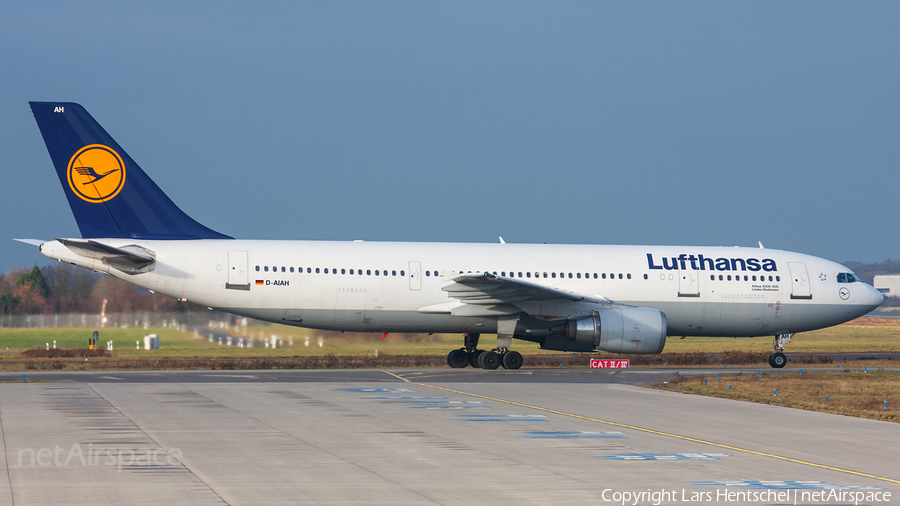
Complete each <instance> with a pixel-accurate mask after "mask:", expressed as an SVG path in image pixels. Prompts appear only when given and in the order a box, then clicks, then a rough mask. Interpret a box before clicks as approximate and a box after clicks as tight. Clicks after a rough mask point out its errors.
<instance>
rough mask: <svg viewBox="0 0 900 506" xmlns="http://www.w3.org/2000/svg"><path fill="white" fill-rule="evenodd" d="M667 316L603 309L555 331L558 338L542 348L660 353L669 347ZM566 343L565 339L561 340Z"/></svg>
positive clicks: (548, 340)
mask: <svg viewBox="0 0 900 506" xmlns="http://www.w3.org/2000/svg"><path fill="white" fill-rule="evenodd" d="M666 325H667V324H666V315H665V314H664V313H662V312H661V311H658V310H656V309H649V308H643V307H625V308H614V309H601V310H599V311H594V312H592V313H591V314H588V315H582V316H578V317H576V318H572V319H569V320H567V321H566V322H565V323H563V324H562V325H559V326H556V327H551V328H550V332H552V333H554V334H556V335H555V336H550V337H549V338H546V339H544V342H542V343H541V347H542V348H544V349H550V350H559V351H596V350H600V351H608V352H611V353H637V354H652V353H660V352H662V350H663V347H664V346H665V345H666ZM563 336H564V337H565V339H561V337H563Z"/></svg>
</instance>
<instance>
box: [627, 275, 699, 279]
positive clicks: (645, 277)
mask: <svg viewBox="0 0 900 506" xmlns="http://www.w3.org/2000/svg"><path fill="white" fill-rule="evenodd" d="M710 277H712V276H710ZM644 279H647V275H646V274H644Z"/></svg>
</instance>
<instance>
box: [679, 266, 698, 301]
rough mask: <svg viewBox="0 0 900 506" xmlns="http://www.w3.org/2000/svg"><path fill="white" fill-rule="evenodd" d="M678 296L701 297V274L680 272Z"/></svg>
mask: <svg viewBox="0 0 900 506" xmlns="http://www.w3.org/2000/svg"><path fill="white" fill-rule="evenodd" d="M678 296H679V297H699V296H700V273H699V272H697V271H695V270H686V269H685V270H680V271H678Z"/></svg>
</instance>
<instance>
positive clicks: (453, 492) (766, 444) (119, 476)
mask: <svg viewBox="0 0 900 506" xmlns="http://www.w3.org/2000/svg"><path fill="white" fill-rule="evenodd" d="M718 371H721V369H718ZM729 372H731V370H729ZM754 372H755V370H754ZM673 373H675V374H677V371H659V370H656V371H648V370H638V369H631V370H622V371H615V372H614V371H587V370H583V369H581V370H575V369H571V370H565V369H563V370H550V369H539V370H520V371H476V370H471V369H469V370H462V372H458V371H451V370H445V369H436V370H390V371H376V370H339V371H336V370H330V371H247V372H243V371H240V372H238V371H220V372H212V371H180V372H106V373H94V372H91V373H44V374H37V373H34V374H30V375H28V374H27V375H26V377H27V378H30V379H44V380H52V381H41V382H27V383H23V382H21V381H19V382H9V383H4V384H2V385H0V433H2V443H3V449H4V453H5V461H0V463H2V464H3V466H2V467H3V469H0V504H20V505H21V504H94V505H97V504H144V503H146V504H151V503H152V504H297V503H306V504H467V505H470V504H508V503H518V504H550V503H553V504H607V503H608V504H621V503H622V502H623V501H624V499H625V497H626V496H625V495H624V494H626V493H628V494H640V493H644V494H645V496H643V497H644V499H640V498H639V499H638V501H637V503H638V504H652V503H654V502H657V501H655V499H654V496H652V495H650V494H653V493H660V492H663V493H665V495H662V496H660V495H657V496H655V497H656V498H658V499H661V500H660V501H659V502H661V503H669V504H675V503H679V504H680V503H685V502H691V501H690V499H691V498H694V499H700V501H693V503H694V504H697V503H698V502H704V503H723V504H724V503H728V504H737V503H748V504H772V503H787V502H789V503H794V501H795V500H796V501H797V503H798V504H799V503H823V502H821V501H814V500H811V498H812V497H814V496H812V495H809V494H813V493H824V494H829V493H830V491H837V492H836V493H838V494H844V495H843V496H842V497H843V498H844V500H838V501H835V500H832V501H831V502H830V503H848V502H849V503H852V502H853V500H848V499H847V498H848V497H850V498H852V497H856V496H852V495H848V494H851V493H852V494H857V493H859V494H863V497H864V498H865V497H866V495H865V494H869V495H868V497H869V499H870V501H868V502H867V503H873V502H875V501H876V500H877V499H878V498H881V499H885V498H886V499H887V500H886V501H885V500H881V501H879V503H882V504H888V503H891V502H895V501H897V500H898V498H900V465H898V464H897V455H900V425H898V424H894V423H888V422H878V421H873V420H865V419H857V418H851V417H846V416H838V415H829V414H824V413H815V412H809V411H801V410H795V409H789V408H781V407H776V406H767V405H758V404H751V403H745V402H738V401H731V400H726V399H716V398H709V397H700V396H691V395H684V394H678V393H671V392H664V391H659V390H654V389H648V388H644V387H641V386H636V385H634V383H636V382H642V381H665V380H666V376H665V375H666V374H669V375H671V374H673ZM20 378H21V374H20V373H19V374H12V373H7V374H2V375H0V379H4V380H15V379H20ZM766 491H769V492H768V493H769V495H765V494H766V493H767V492H766ZM778 493H781V494H788V495H787V496H784V495H782V496H778V495H772V494H778ZM729 494H745V495H729ZM749 494H756V495H755V496H754V495H749ZM803 494H807V495H803ZM873 494H875V495H873ZM877 494H880V495H877ZM886 494H891V495H890V496H886ZM815 497H819V496H815ZM822 497H828V496H827V495H823V496H822ZM831 497H832V498H833V497H835V496H834V495H832V496H831ZM872 498H875V499H872ZM705 499H709V500H705ZM804 499H806V500H805V501H804ZM632 502H633V501H632V500H629V501H628V502H627V503H629V504H630V503H632ZM862 502H866V501H865V499H864V500H863V501H861V503H862Z"/></svg>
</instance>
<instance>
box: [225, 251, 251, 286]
mask: <svg viewBox="0 0 900 506" xmlns="http://www.w3.org/2000/svg"><path fill="white" fill-rule="evenodd" d="M247 264H248V260H247V252H246V251H229V252H228V281H227V282H226V283H225V288H227V289H229V290H249V289H250V268H249V266H248V265H247Z"/></svg>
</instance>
